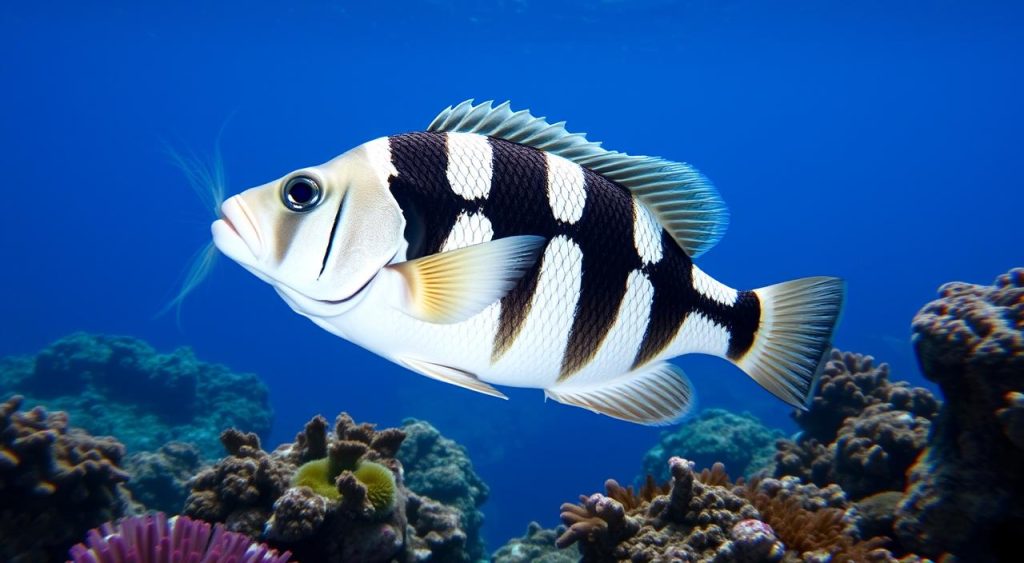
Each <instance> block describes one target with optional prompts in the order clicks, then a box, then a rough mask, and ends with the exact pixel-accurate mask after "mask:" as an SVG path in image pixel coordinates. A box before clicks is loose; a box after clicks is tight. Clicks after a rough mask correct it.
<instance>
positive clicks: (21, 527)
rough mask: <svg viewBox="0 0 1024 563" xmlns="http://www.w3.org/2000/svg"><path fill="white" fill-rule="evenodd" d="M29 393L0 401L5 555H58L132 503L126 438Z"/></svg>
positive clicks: (29, 558)
mask: <svg viewBox="0 0 1024 563" xmlns="http://www.w3.org/2000/svg"><path fill="white" fill-rule="evenodd" d="M21 404H22V398H21V397H19V396H15V397H13V398H11V399H8V400H7V401H5V402H3V403H0V561H13V562H17V563H34V562H36V561H40V562H42V561H55V560H60V559H62V558H63V556H64V555H66V554H67V550H68V548H69V547H70V546H71V545H72V544H73V543H75V542H76V541H78V540H80V539H81V538H82V537H83V536H84V535H85V533H86V531H88V530H89V529H90V528H93V527H95V526H99V525H100V524H102V523H103V522H106V521H109V520H114V519H116V518H118V517H119V516H121V515H122V514H124V513H126V512H127V511H128V510H129V509H130V505H129V497H128V495H127V494H126V492H125V491H124V489H123V486H122V484H123V483H124V482H125V481H127V480H128V474H127V473H125V472H124V470H123V469H121V460H122V458H123V456H124V446H123V445H121V443H120V442H118V441H117V440H115V439H114V438H109V437H94V436H90V435H89V434H87V433H86V432H85V431H83V430H80V429H78V428H72V427H70V426H69V425H68V416H67V414H66V413H63V412H48V411H46V410H44V409H43V408H41V407H36V408H34V409H32V410H30V411H28V412H21V411H19V410H18V409H19V408H20V407H21Z"/></svg>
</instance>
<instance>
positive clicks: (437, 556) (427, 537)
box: [185, 413, 470, 563]
mask: <svg viewBox="0 0 1024 563" xmlns="http://www.w3.org/2000/svg"><path fill="white" fill-rule="evenodd" d="M404 439H405V432H403V431H402V430H399V429H395V428H390V429H384V430H377V429H376V428H375V427H374V426H373V425H372V424H356V423H355V422H354V421H353V420H352V418H351V417H349V416H348V415H347V414H344V413H343V414H341V415H339V416H338V417H337V419H336V420H335V423H334V426H333V428H332V429H331V431H330V432H328V424H327V420H326V419H324V418H323V417H319V416H318V417H315V418H313V419H312V420H311V421H310V422H309V423H308V424H306V427H305V428H304V429H303V431H302V432H300V433H299V434H298V435H297V436H296V438H295V442H294V443H291V444H285V445H282V446H280V447H278V448H277V449H275V450H274V451H273V452H271V453H267V452H265V451H264V450H262V449H261V447H260V441H259V438H258V437H257V436H256V435H255V434H252V433H244V432H240V431H238V430H234V429H232V430H228V431H225V432H224V433H223V434H222V436H221V441H222V442H223V444H224V447H225V449H226V450H227V452H228V454H229V455H228V456H227V457H225V458H223V459H221V460H220V461H218V462H217V463H216V464H214V465H213V466H212V467H210V468H207V469H204V470H203V471H201V472H200V473H199V474H198V475H196V476H195V477H194V478H193V479H192V481H191V485H192V491H191V494H190V495H189V497H188V499H187V500H186V503H185V514H187V515H189V516H192V517H194V518H200V519H203V520H208V521H211V522H223V523H224V524H225V527H226V528H227V529H229V530H232V531H237V532H241V533H244V534H246V535H248V536H250V537H253V538H257V537H264V538H265V539H266V540H267V541H268V543H269V544H270V545H272V546H274V547H278V548H280V549H287V550H289V551H291V552H292V553H294V554H295V557H296V559H298V560H300V561H322V562H325V563H330V562H336V561H365V562H374V561H398V562H403V561H408V562H412V561H469V560H470V558H469V556H468V554H467V552H466V542H467V536H466V533H465V532H464V531H463V530H462V528H461V527H460V519H461V518H462V514H461V512H460V511H459V510H458V509H457V508H455V507H452V506H448V505H446V504H442V503H440V502H437V501H435V500H433V499H430V498H428V497H425V496H420V495H417V494H416V493H414V492H412V491H410V490H409V489H408V488H407V487H406V485H405V482H404V479H403V468H402V464H401V462H400V461H398V459H397V458H396V454H397V452H398V450H399V447H400V446H401V445H402V442H403V440H404Z"/></svg>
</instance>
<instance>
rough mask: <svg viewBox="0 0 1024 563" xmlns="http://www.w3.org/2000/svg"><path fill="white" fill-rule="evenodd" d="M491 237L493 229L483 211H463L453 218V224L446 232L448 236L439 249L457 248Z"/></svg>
mask: <svg viewBox="0 0 1024 563" xmlns="http://www.w3.org/2000/svg"><path fill="white" fill-rule="evenodd" d="M492 237H494V229H493V228H492V227H491V221H490V220H489V219H488V218H487V217H486V216H484V214H483V213H471V214H468V213H466V212H465V211H463V212H462V213H460V214H459V217H458V218H457V219H455V225H454V226H452V230H451V232H450V233H448V238H446V239H445V241H444V245H442V246H441V251H442V252H447V251H449V250H458V249H460V248H465V247H467V246H473V245H474V244H480V243H481V242H488V241H489V240H491V238H492Z"/></svg>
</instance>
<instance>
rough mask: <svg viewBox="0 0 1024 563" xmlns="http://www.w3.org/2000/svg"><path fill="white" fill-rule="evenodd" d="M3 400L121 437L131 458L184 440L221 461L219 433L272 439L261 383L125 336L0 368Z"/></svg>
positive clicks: (57, 347) (91, 339)
mask: <svg viewBox="0 0 1024 563" xmlns="http://www.w3.org/2000/svg"><path fill="white" fill-rule="evenodd" d="M0 393H18V394H21V395H23V396H24V397H25V403H26V404H28V405H37V404H41V405H46V406H47V407H49V408H51V409H53V410H63V411H66V412H67V413H68V414H69V415H70V416H71V418H72V419H73V420H74V421H75V424H76V425H78V426H79V427H81V428H84V429H85V430H87V431H89V432H91V433H93V434H96V435H116V436H117V437H118V439H119V440H121V442H122V443H123V444H125V446H126V447H127V448H128V451H129V452H132V453H134V452H139V451H156V450H157V449H159V448H160V446H161V445H162V444H164V443H165V442H168V441H171V440H180V441H185V442H190V443H193V444H196V445H197V446H198V447H199V449H200V451H201V452H202V454H203V457H206V458H215V457H217V456H218V455H220V448H219V444H218V443H217V435H218V434H219V432H220V430H221V429H223V428H229V427H236V428H241V429H243V430H246V431H250V432H255V433H256V434H258V435H260V436H266V435H267V434H268V433H269V431H270V425H271V421H272V414H271V411H270V406H269V401H268V397H267V388H266V386H265V385H264V384H263V382H262V381H260V379H259V378H258V377H256V376H255V375H253V374H238V373H232V372H231V371H230V370H228V369H227V368H226V367H224V366H222V365H217V364H208V363H205V362H201V361H199V360H197V359H196V358H195V356H194V355H193V354H192V351H191V350H190V349H188V348H181V349H178V350H176V351H174V352H172V353H170V354H158V353H157V352H156V351H154V350H153V348H152V347H150V346H149V345H148V344H146V343H145V342H143V341H141V340H138V339H135V338H130V337H122V336H104V335H95V334H87V333H77V334H72V335H70V336H68V337H65V338H62V339H60V340H58V341H56V342H54V343H53V344H51V345H50V346H48V347H47V348H46V349H44V350H42V351H41V352H39V354H37V355H36V356H35V357H31V358H5V359H3V360H0Z"/></svg>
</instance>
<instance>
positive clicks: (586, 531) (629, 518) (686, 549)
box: [556, 457, 758, 562]
mask: <svg viewBox="0 0 1024 563" xmlns="http://www.w3.org/2000/svg"><path fill="white" fill-rule="evenodd" d="M669 470H670V473H671V475H672V480H671V483H670V486H669V489H668V491H667V493H661V491H664V489H663V488H657V487H654V488H652V487H645V489H641V492H640V494H634V493H632V491H630V490H629V489H625V488H623V487H621V486H619V485H618V484H617V483H615V482H614V481H609V482H608V483H606V487H605V488H606V490H607V492H608V495H602V494H594V495H590V496H589V497H588V496H581V497H580V503H579V504H568V503H567V504H563V505H562V522H563V523H565V524H566V525H567V526H568V528H567V529H566V531H565V532H564V533H563V534H562V535H561V536H560V537H559V538H558V540H557V542H556V544H557V545H558V546H559V547H565V546H569V545H572V544H577V545H578V546H579V550H580V552H581V554H582V556H583V560H584V561H607V560H623V559H626V560H632V561H638V562H642V561H655V560H673V559H678V560H683V561H727V560H730V559H729V557H732V556H733V555H735V550H737V549H741V548H739V547H737V546H736V545H734V543H733V542H732V540H731V537H730V532H731V530H732V528H733V526H735V525H736V524H737V523H738V522H740V521H742V520H748V519H752V518H757V517H758V513H757V510H756V509H755V508H754V507H753V506H751V505H750V504H749V503H748V502H747V501H746V500H744V499H743V498H741V497H740V496H738V495H736V494H734V493H733V492H732V491H730V490H729V489H728V488H726V487H723V486H720V485H714V484H710V483H704V482H702V481H701V477H702V476H703V477H705V478H708V479H709V481H720V480H721V476H722V475H723V474H724V470H722V469H721V468H720V467H719V468H718V470H712V471H707V472H704V473H703V474H698V473H696V472H695V471H694V470H693V463H692V462H689V461H687V460H684V459H682V458H678V457H673V458H671V459H670V460H669ZM623 491H629V493H630V494H629V498H630V499H631V500H629V501H627V503H626V505H628V508H627V506H626V505H623V503H622V502H620V501H618V500H616V499H615V498H612V497H613V496H616V497H619V498H623V494H624V493H623ZM644 497H651V498H650V500H646V499H645V498H644ZM743 549H745V548H743Z"/></svg>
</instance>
